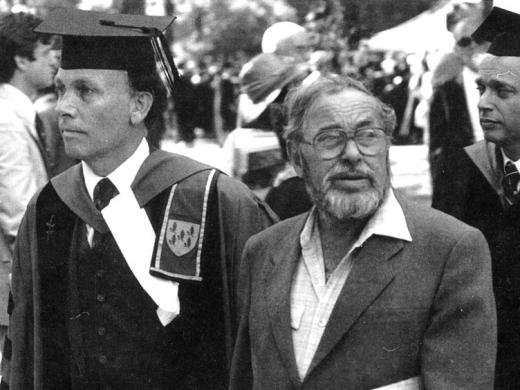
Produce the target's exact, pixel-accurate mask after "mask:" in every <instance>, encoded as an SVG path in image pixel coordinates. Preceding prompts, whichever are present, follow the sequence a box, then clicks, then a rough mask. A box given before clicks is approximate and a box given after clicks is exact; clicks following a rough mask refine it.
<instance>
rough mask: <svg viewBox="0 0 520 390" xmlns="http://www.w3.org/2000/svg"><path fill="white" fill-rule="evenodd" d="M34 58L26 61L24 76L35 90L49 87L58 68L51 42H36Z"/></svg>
mask: <svg viewBox="0 0 520 390" xmlns="http://www.w3.org/2000/svg"><path fill="white" fill-rule="evenodd" d="M33 56H34V60H33V61H28V62H26V66H25V68H24V70H25V73H24V74H25V78H26V80H27V81H28V82H29V83H30V85H31V87H32V88H34V89H35V90H38V89H42V88H46V87H50V86H51V85H52V83H53V79H54V75H55V74H56V70H57V69H58V58H57V56H56V51H55V50H54V47H53V43H52V42H51V43H49V44H43V43H41V42H37V43H36V47H35V48H34V52H33Z"/></svg>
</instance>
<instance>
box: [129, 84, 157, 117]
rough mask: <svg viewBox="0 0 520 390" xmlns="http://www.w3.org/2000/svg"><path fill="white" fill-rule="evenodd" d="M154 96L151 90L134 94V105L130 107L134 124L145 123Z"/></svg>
mask: <svg viewBox="0 0 520 390" xmlns="http://www.w3.org/2000/svg"><path fill="white" fill-rule="evenodd" d="M152 104H153V96H152V94H151V92H147V91H137V92H134V93H133V95H132V105H131V108H130V122H131V123H132V124H133V125H137V124H139V123H143V122H144V119H145V118H146V115H148V112H149V111H150V109H151V108H152Z"/></svg>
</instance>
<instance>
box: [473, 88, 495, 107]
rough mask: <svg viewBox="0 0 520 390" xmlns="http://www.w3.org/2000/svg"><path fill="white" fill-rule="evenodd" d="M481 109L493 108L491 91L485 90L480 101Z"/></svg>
mask: <svg viewBox="0 0 520 390" xmlns="http://www.w3.org/2000/svg"><path fill="white" fill-rule="evenodd" d="M477 107H478V110H479V111H490V110H492V109H493V96H492V94H491V93H490V92H489V91H484V92H483V93H482V95H480V99H479V101H478V105H477Z"/></svg>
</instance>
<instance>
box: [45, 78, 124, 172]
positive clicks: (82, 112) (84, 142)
mask: <svg viewBox="0 0 520 390" xmlns="http://www.w3.org/2000/svg"><path fill="white" fill-rule="evenodd" d="M55 82H56V89H57V92H58V104H57V107H56V109H57V111H58V114H59V127H60V130H61V132H62V135H63V140H64V143H65V151H66V153H67V154H68V155H69V156H71V157H74V158H77V159H80V160H84V161H85V162H87V163H89V165H92V164H93V163H95V162H97V161H104V160H106V159H108V160H110V159H111V158H112V156H116V155H117V153H118V151H122V150H125V149H124V148H126V147H127V146H128V144H129V143H131V142H132V141H131V140H132V135H133V134H132V131H131V124H130V123H131V122H130V116H131V110H132V104H133V99H132V97H133V92H132V90H131V88H130V85H129V82H128V75H127V72H126V71H122V70H104V69H67V70H66V69H61V68H60V69H59V71H58V74H57V75H56V80H55Z"/></svg>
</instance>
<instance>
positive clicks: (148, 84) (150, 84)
mask: <svg viewBox="0 0 520 390" xmlns="http://www.w3.org/2000/svg"><path fill="white" fill-rule="evenodd" d="M128 82H129V84H130V87H131V88H132V89H133V90H134V91H140V92H150V93H151V94H152V96H153V103H152V107H151V108H150V111H149V112H148V115H147V116H146V118H145V120H144V123H145V126H146V128H147V129H151V127H152V125H153V124H154V122H155V121H156V120H157V119H158V118H160V117H161V116H162V115H163V112H164V111H165V110H166V107H167V94H166V88H165V86H164V84H163V82H162V80H161V78H160V77H159V75H158V74H157V71H156V70H155V69H142V68H141V69H129V70H128Z"/></svg>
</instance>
